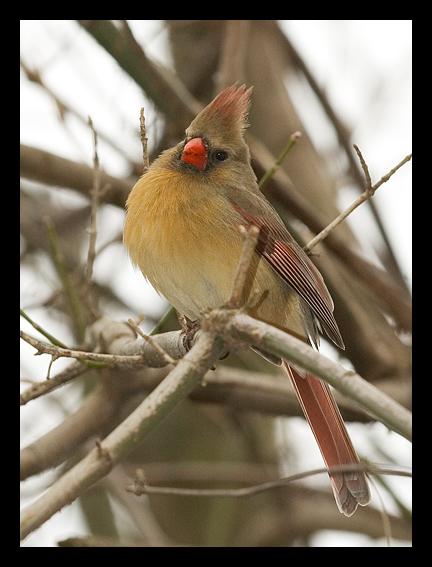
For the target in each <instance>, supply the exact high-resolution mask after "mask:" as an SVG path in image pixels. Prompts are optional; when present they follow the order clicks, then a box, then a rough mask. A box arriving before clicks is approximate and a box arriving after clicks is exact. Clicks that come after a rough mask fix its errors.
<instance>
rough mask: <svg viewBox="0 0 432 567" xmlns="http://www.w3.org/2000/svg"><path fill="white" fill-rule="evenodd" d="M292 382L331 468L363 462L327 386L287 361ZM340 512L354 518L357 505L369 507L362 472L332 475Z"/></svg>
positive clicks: (366, 487)
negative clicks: (300, 372) (303, 373)
mask: <svg viewBox="0 0 432 567" xmlns="http://www.w3.org/2000/svg"><path fill="white" fill-rule="evenodd" d="M284 366H285V368H286V369H287V372H288V375H289V377H290V379H291V383H292V385H293V386H294V389H295V392H296V394H297V397H298V399H299V402H300V404H301V407H302V409H303V413H304V414H305V416H306V418H307V420H308V422H309V425H310V427H311V429H312V432H313V434H314V436H315V439H316V442H317V443H318V447H319V448H320V451H321V454H322V456H323V459H324V462H325V464H326V466H327V467H328V468H331V467H334V466H340V465H351V464H356V463H358V462H359V460H358V457H357V454H356V452H355V450H354V447H353V445H352V443H351V439H350V437H349V435H348V431H347V430H346V427H345V424H344V422H343V419H342V416H341V414H340V412H339V409H338V407H337V405H336V402H335V400H334V398H333V395H332V393H331V392H330V389H329V387H328V386H327V384H325V383H324V382H322V381H321V380H319V379H318V378H315V376H311V375H310V374H307V375H306V376H305V377H302V376H300V374H299V373H298V372H296V370H295V369H294V368H292V367H291V366H289V365H288V364H287V363H286V362H285V361H284ZM330 480H331V483H332V488H333V492H334V496H335V499H336V503H337V505H338V508H339V510H340V511H341V512H342V513H343V514H345V516H352V514H354V512H355V511H356V509H357V505H358V504H360V506H366V505H367V504H368V503H369V500H370V494H369V487H368V483H367V480H366V476H365V474H364V473H362V472H346V473H336V474H331V475H330Z"/></svg>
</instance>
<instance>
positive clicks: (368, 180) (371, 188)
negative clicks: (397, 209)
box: [303, 144, 412, 252]
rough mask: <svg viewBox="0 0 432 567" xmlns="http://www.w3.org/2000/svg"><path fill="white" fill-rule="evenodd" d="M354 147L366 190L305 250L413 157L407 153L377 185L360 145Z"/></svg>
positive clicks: (307, 247) (316, 242)
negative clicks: (373, 180) (371, 175)
mask: <svg viewBox="0 0 432 567" xmlns="http://www.w3.org/2000/svg"><path fill="white" fill-rule="evenodd" d="M354 148H355V151H356V152H357V155H358V156H359V160H360V163H361V166H362V169H363V172H364V174H365V179H366V189H365V191H364V192H363V193H362V194H361V195H360V197H358V199H356V200H355V201H354V203H352V204H351V205H350V206H349V207H348V208H347V209H346V210H345V211H344V212H343V213H341V214H340V215H339V216H337V217H336V218H335V219H334V221H332V222H331V223H330V224H329V225H327V226H326V227H325V228H324V230H322V231H321V232H320V233H319V234H317V235H316V236H315V238H313V239H312V240H311V241H310V242H309V243H308V244H307V245H306V246H305V247H304V248H303V250H304V251H305V252H310V251H311V250H312V249H313V248H315V246H316V245H317V244H318V243H319V242H321V240H323V239H324V238H326V237H327V236H328V235H329V234H330V232H331V231H332V230H333V229H334V228H336V227H337V226H338V225H339V224H340V223H341V222H342V221H344V220H345V219H346V218H347V217H348V215H350V214H351V213H352V212H353V211H354V210H355V209H356V208H357V207H359V206H360V205H361V204H362V203H364V202H365V201H367V200H368V199H370V198H371V197H372V196H373V195H374V194H375V191H376V190H377V189H378V187H381V185H382V184H383V183H385V182H386V181H388V180H389V179H390V177H391V176H392V175H393V174H394V173H396V171H397V170H398V169H399V168H401V167H402V166H403V165H404V164H405V163H407V162H408V161H409V160H410V159H411V157H412V154H409V155H407V156H406V157H405V158H404V159H403V160H402V161H401V162H400V163H398V164H397V166H396V167H394V168H393V169H392V170H390V171H389V172H388V173H387V174H386V175H384V176H383V177H382V178H381V179H380V180H379V181H378V182H377V183H375V185H372V181H371V177H370V174H369V168H368V166H367V164H366V162H365V160H364V158H363V155H362V153H361V151H360V149H359V147H358V146H356V145H355V144H354Z"/></svg>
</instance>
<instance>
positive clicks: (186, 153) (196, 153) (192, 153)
mask: <svg viewBox="0 0 432 567" xmlns="http://www.w3.org/2000/svg"><path fill="white" fill-rule="evenodd" d="M207 158H208V151H207V148H206V147H205V146H204V143H203V141H202V138H193V139H192V140H189V142H188V143H187V144H186V145H185V148H184V150H183V154H182V157H181V161H184V162H186V163H190V164H191V165H194V166H195V167H197V168H198V169H202V170H203V171H204V169H205V168H206V166H207Z"/></svg>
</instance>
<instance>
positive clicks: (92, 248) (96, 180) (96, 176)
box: [85, 116, 101, 296]
mask: <svg viewBox="0 0 432 567" xmlns="http://www.w3.org/2000/svg"><path fill="white" fill-rule="evenodd" d="M88 123H89V126H90V128H91V131H92V132H93V144H94V145H93V147H94V154H93V188H92V190H91V196H92V204H91V225H90V238H89V246H88V252H87V265H86V270H85V285H86V289H87V294H88V296H90V289H91V280H92V275H93V265H94V261H95V258H96V239H97V224H96V223H97V211H98V207H99V193H100V189H101V185H100V168H99V156H98V151H97V141H98V136H97V132H96V130H95V128H94V126H93V122H92V120H91V118H90V116H89V119H88Z"/></svg>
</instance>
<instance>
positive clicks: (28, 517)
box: [20, 332, 224, 538]
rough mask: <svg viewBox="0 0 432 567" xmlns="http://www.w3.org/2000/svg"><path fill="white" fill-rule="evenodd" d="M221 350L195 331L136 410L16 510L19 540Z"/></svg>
mask: <svg viewBox="0 0 432 567" xmlns="http://www.w3.org/2000/svg"><path fill="white" fill-rule="evenodd" d="M223 350H224V345H223V344H222V343H221V341H220V340H219V339H218V338H216V337H214V336H212V335H211V334H210V333H208V332H203V333H201V334H200V336H199V338H198V340H197V342H196V344H195V345H194V346H193V348H192V349H191V350H190V351H189V352H188V353H187V354H186V355H185V356H184V358H182V360H181V361H180V362H179V363H178V364H177V365H176V366H175V367H174V368H173V370H172V371H171V372H170V373H169V374H168V376H167V377H166V378H165V379H164V380H163V382H162V383H161V384H160V385H159V386H158V387H157V388H155V389H154V390H153V391H152V392H151V393H150V394H149V396H147V398H146V399H145V400H144V401H143V402H142V403H141V404H140V405H139V406H138V408H137V409H136V410H134V411H133V412H132V413H131V414H130V415H129V416H128V417H127V418H126V419H125V420H124V421H123V422H122V423H121V424H120V425H119V426H118V427H117V428H116V429H115V430H114V431H113V432H112V433H110V434H109V435H108V436H107V437H106V438H105V439H104V440H103V441H102V442H100V444H99V447H96V448H95V449H93V450H92V451H91V452H90V453H89V454H88V455H87V456H86V457H85V458H84V459H83V460H82V461H81V462H80V463H78V464H77V465H75V466H74V467H73V468H72V469H70V470H69V471H67V472H66V473H65V474H64V475H63V476H62V477H61V478H59V479H58V480H57V481H56V482H55V483H54V484H53V485H52V486H51V487H50V488H49V489H48V491H47V492H45V493H44V494H43V495H42V496H41V497H40V498H39V499H38V500H36V501H35V502H34V503H33V504H31V505H30V506H28V507H27V508H26V509H25V510H24V511H23V512H22V515H21V531H20V534H21V535H20V537H21V538H25V537H26V536H27V535H28V534H30V533H31V532H32V531H33V530H35V529H36V528H38V527H39V526H41V525H42V524H43V523H44V522H45V521H46V520H48V519H49V518H50V517H51V516H52V515H53V514H55V513H56V512H58V511H59V510H61V509H62V508H63V507H64V506H66V505H67V504H70V503H71V502H73V501H74V500H75V499H76V498H78V497H79V496H80V495H81V494H83V492H85V491H86V490H87V489H88V488H89V487H90V486H92V485H93V484H94V483H95V482H96V481H97V480H99V479H101V478H103V477H104V476H105V475H106V474H108V473H109V471H110V470H111V469H112V468H113V467H114V465H115V464H116V463H117V462H119V461H120V460H121V459H123V458H124V457H125V456H126V455H127V454H129V453H130V452H131V451H132V450H133V449H134V448H135V447H136V446H137V445H138V444H139V443H140V441H141V440H142V439H143V438H144V437H145V435H146V434H148V433H149V432H150V431H151V430H152V429H153V428H154V427H155V426H156V425H157V424H159V423H160V422H161V421H162V420H163V419H164V418H165V416H166V415H167V414H168V413H169V412H170V411H171V410H172V409H173V408H174V407H175V406H176V405H177V404H178V403H179V402H180V401H181V400H182V399H184V397H185V396H187V395H188V393H189V392H190V391H191V390H192V388H193V387H194V386H195V384H196V383H197V382H198V381H199V380H200V379H201V378H202V376H203V375H204V374H205V372H206V371H207V370H208V369H209V368H210V367H212V366H213V364H214V363H215V362H216V361H217V360H218V358H219V357H220V356H221V354H222V353H223Z"/></svg>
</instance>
